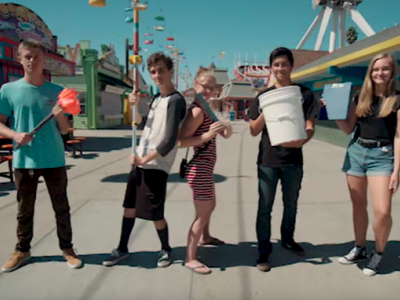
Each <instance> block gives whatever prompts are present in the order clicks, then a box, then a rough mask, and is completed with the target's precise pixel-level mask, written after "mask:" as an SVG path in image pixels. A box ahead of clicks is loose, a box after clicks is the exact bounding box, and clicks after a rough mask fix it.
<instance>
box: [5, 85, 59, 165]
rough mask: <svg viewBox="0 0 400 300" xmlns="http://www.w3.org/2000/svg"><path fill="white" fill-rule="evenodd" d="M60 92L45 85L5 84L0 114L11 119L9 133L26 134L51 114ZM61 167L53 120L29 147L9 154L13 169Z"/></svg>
mask: <svg viewBox="0 0 400 300" xmlns="http://www.w3.org/2000/svg"><path fill="white" fill-rule="evenodd" d="M62 90H63V87H61V86H59V85H56V84H53V83H51V82H47V81H46V82H45V83H44V84H43V85H41V86H34V85H31V84H29V83H27V82H26V81H25V80H23V79H19V80H17V81H14V82H11V83H6V84H4V85H3V86H2V87H1V89H0V114H1V115H4V116H6V117H11V129H12V130H14V131H16V132H19V133H22V132H25V133H29V132H30V131H31V130H32V129H33V128H35V127H36V126H37V125H38V124H39V123H40V122H41V121H42V120H43V119H44V118H45V117H47V116H48V115H49V114H50V113H51V111H52V109H53V107H54V105H55V104H56V102H57V100H58V99H57V96H58V94H59V93H60V92H61V91H62ZM63 166H65V154H64V144H63V141H62V137H61V134H60V132H59V130H58V128H57V121H56V120H55V119H54V118H52V119H51V120H50V121H49V122H47V123H46V124H45V125H44V126H43V127H42V128H40V129H39V130H38V131H37V132H36V133H35V135H34V136H33V140H32V141H31V142H30V143H28V144H27V145H25V146H20V147H19V148H18V149H17V150H15V151H14V153H13V167H14V168H16V169H47V168H58V167H63Z"/></svg>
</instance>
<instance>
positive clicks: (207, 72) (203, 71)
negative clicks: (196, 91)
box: [194, 68, 217, 81]
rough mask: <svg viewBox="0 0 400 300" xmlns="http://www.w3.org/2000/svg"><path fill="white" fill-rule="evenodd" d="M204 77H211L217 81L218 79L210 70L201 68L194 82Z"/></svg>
mask: <svg viewBox="0 0 400 300" xmlns="http://www.w3.org/2000/svg"><path fill="white" fill-rule="evenodd" d="M202 77H211V78H212V79H214V80H215V81H217V78H216V77H215V75H214V73H213V72H212V71H211V70H210V69H208V68H199V69H198V70H197V73H196V76H195V77H194V80H196V79H200V78H202Z"/></svg>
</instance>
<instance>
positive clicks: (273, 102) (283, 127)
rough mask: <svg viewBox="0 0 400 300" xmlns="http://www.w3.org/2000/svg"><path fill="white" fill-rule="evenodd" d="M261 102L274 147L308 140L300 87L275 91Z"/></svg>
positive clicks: (264, 96) (261, 97)
mask: <svg viewBox="0 0 400 300" xmlns="http://www.w3.org/2000/svg"><path fill="white" fill-rule="evenodd" d="M259 100H260V108H261V109H262V113H263V116H264V121H265V125H266V126H267V130H268V135H269V139H270V142H271V145H272V146H277V145H279V144H282V143H285V142H290V141H294V140H301V139H306V138H307V133H306V130H305V121H304V113H303V107H302V94H301V91H300V87H299V86H296V85H291V86H287V87H282V88H278V89H274V90H272V91H270V92H267V93H264V94H262V95H261V96H260V98H259Z"/></svg>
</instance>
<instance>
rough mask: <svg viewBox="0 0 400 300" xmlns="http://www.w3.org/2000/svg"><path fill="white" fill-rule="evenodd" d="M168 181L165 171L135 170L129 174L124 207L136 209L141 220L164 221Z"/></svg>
mask: <svg viewBox="0 0 400 300" xmlns="http://www.w3.org/2000/svg"><path fill="white" fill-rule="evenodd" d="M167 180H168V174H167V173H165V172H164V171H161V170H152V169H143V168H135V169H134V170H132V171H131V173H130V174H129V178H128V183H127V187H126V192H125V199H124V204H123V207H124V208H134V209H136V217H137V218H140V219H145V220H150V221H160V220H163V219H164V206H165V198H166V194H167Z"/></svg>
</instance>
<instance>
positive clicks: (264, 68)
mask: <svg viewBox="0 0 400 300" xmlns="http://www.w3.org/2000/svg"><path fill="white" fill-rule="evenodd" d="M361 2H362V0H312V7H313V9H314V10H315V9H316V8H317V7H318V6H320V7H321V10H320V12H319V13H318V15H317V16H316V17H315V19H314V21H313V22H312V23H311V25H310V27H309V28H308V30H307V32H306V33H305V35H304V36H303V38H302V39H301V41H300V43H299V44H298V46H297V48H296V49H300V48H302V47H303V45H304V44H305V42H306V41H307V39H308V38H309V37H310V35H311V34H312V32H313V31H314V30H315V28H316V27H317V26H318V25H319V24H320V29H319V32H318V36H317V40H316V42H315V47H314V50H315V51H319V50H320V48H321V45H322V41H323V38H324V35H325V32H326V28H327V27H328V24H329V21H330V19H331V18H332V20H331V21H332V23H331V31H330V39H329V52H333V51H334V50H335V45H336V36H337V33H339V48H342V47H343V46H344V45H345V40H346V32H345V29H346V22H345V20H346V13H347V14H348V15H349V16H350V18H351V19H352V20H353V21H354V23H355V24H356V25H357V26H358V27H359V28H360V29H361V31H362V32H363V33H364V34H365V35H366V36H367V37H368V36H371V35H374V34H375V32H374V31H373V30H372V28H371V27H370V26H369V24H368V23H367V21H365V19H364V18H363V16H362V15H361V14H360V12H359V11H358V10H356V8H357V6H358V5H359V4H360V3H361ZM338 25H339V26H338ZM233 75H234V76H235V77H236V79H237V80H240V81H247V82H251V85H252V89H253V90H254V91H255V92H258V91H260V90H263V89H265V88H268V87H270V86H271V85H273V84H274V78H273V75H272V73H271V72H270V67H269V63H268V62H267V61H264V62H261V63H260V62H257V56H256V57H255V59H254V62H249V60H248V57H247V54H246V57H245V59H244V62H243V61H242V60H241V57H240V54H239V55H238V56H236V57H235V61H234V70H233Z"/></svg>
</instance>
